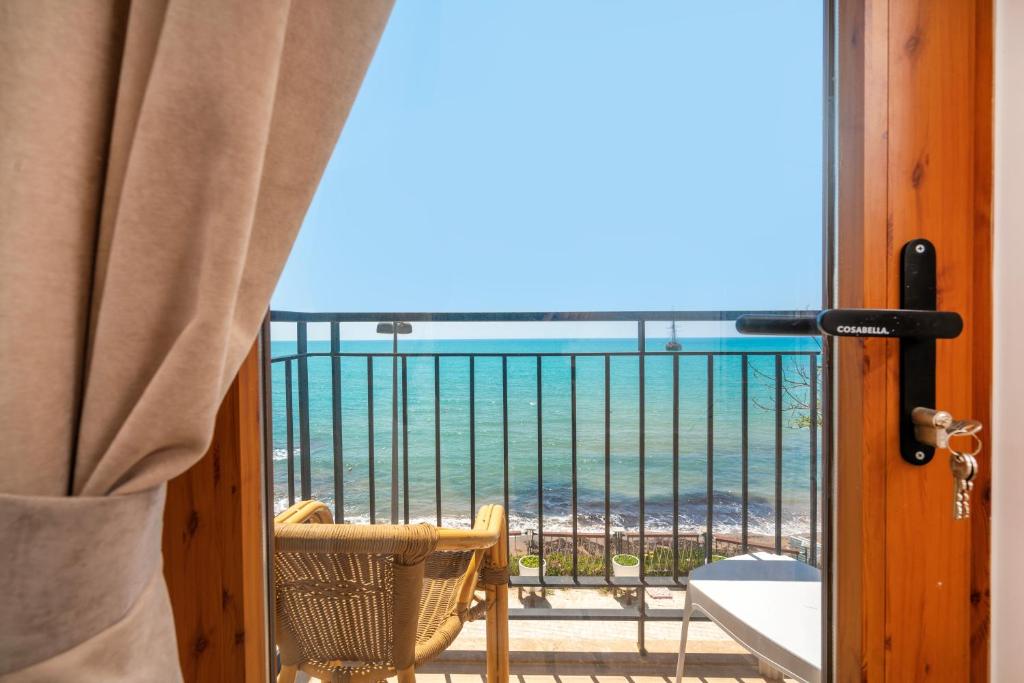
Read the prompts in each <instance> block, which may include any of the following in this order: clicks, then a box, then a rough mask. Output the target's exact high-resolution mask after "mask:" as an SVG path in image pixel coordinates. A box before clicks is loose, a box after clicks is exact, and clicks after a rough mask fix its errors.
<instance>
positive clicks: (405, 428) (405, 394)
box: [402, 356, 409, 524]
mask: <svg viewBox="0 0 1024 683" xmlns="http://www.w3.org/2000/svg"><path fill="white" fill-rule="evenodd" d="M407 361H408V359H407V358H406V357H405V356H402V486H403V491H402V497H403V502H404V503H405V523H406V524H408V523H409V367H408V362H407Z"/></svg>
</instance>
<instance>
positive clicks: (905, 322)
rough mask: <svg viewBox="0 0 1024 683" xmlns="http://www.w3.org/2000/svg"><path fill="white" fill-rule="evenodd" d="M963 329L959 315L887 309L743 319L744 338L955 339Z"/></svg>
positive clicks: (739, 324) (832, 310)
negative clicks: (754, 336) (778, 336)
mask: <svg viewBox="0 0 1024 683" xmlns="http://www.w3.org/2000/svg"><path fill="white" fill-rule="evenodd" d="M963 329H964V321H963V319H962V318H961V317H960V314H959V313H952V312H948V311H921V310H912V309H901V308H897V309H886V308H828V309H825V310H824V311H818V312H815V313H809V314H807V315H804V316H783V315H756V314H750V315H741V316H740V317H739V318H737V319H736V330H737V331H739V332H741V333H743V334H772V335H785V336H790V337H791V336H817V335H828V336H833V337H897V338H899V337H913V338H917V339H953V338H954V337H958V336H959V335H960V333H961V332H962V331H963Z"/></svg>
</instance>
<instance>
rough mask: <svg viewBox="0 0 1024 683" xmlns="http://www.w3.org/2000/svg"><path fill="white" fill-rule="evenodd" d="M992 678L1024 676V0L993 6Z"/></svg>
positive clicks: (1003, 1)
mask: <svg viewBox="0 0 1024 683" xmlns="http://www.w3.org/2000/svg"><path fill="white" fill-rule="evenodd" d="M995 79H996V81H995V250H994V251H995V255H994V258H995V264H994V268H995V308H994V316H993V317H994V320H995V359H994V363H995V371H994V383H993V415H992V423H993V427H994V429H993V432H992V435H991V448H992V454H993V460H994V463H993V472H992V677H991V680H992V681H994V682H997V681H1019V680H1024V673H1022V672H1024V658H1022V648H1024V420H1022V417H1021V416H1022V415H1024V265H1022V264H1024V2H1021V1H1020V0H996V6H995Z"/></svg>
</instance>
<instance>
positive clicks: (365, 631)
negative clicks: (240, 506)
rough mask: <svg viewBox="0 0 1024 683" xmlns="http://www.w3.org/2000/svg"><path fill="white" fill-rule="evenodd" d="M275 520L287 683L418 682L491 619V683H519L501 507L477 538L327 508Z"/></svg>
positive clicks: (294, 510)
mask: <svg viewBox="0 0 1024 683" xmlns="http://www.w3.org/2000/svg"><path fill="white" fill-rule="evenodd" d="M274 521H275V525H274V537H275V546H276V547H275V549H274V586H275V601H276V605H277V628H276V631H277V646H278V648H279V651H280V654H281V673H280V674H279V675H278V682H279V683H292V681H294V680H295V676H296V674H297V672H299V671H303V672H306V673H308V674H310V675H311V676H314V677H316V678H319V679H321V680H323V681H329V682H330V683H361V682H363V681H380V680H383V679H384V678H386V677H388V676H395V675H397V676H398V680H399V682H400V683H406V682H409V681H414V680H415V679H416V676H415V669H416V666H417V665H419V664H422V663H423V662H426V661H428V660H430V659H432V658H433V657H435V656H437V655H438V654H439V653H441V652H442V651H443V650H444V649H445V648H447V647H448V646H449V645H451V643H452V641H454V640H455V637H456V636H457V635H458V634H459V632H460V631H461V630H462V625H463V624H464V623H465V622H466V621H471V620H474V619H478V618H483V617H486V620H487V680H488V683H498V682H501V683H504V682H506V681H507V680H508V585H507V584H508V571H507V561H506V557H507V545H506V543H507V542H506V539H505V534H504V529H505V511H504V510H503V509H502V508H501V506H499V505H487V506H485V507H483V508H482V509H481V510H480V513H479V514H478V515H477V519H476V524H475V525H474V527H473V528H472V529H439V528H437V527H435V526H432V525H429V524H414V525H406V526H401V525H385V524H376V525H363V524H334V523H333V520H332V518H331V513H330V510H329V509H328V508H327V507H326V506H325V505H324V504H323V503H319V502H317V501H302V502H299V503H296V504H295V505H293V506H292V507H290V508H288V509H287V510H285V511H284V512H282V513H281V514H280V515H278V516H277V517H276V518H275V519H274ZM478 591H479V593H478Z"/></svg>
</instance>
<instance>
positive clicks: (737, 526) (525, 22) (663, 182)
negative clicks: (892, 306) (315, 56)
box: [268, 0, 829, 680]
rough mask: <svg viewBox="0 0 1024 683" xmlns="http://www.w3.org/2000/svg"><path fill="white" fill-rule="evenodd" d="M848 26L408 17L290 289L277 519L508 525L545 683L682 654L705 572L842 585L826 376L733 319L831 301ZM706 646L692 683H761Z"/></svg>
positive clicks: (350, 126)
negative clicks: (716, 681) (829, 491)
mask: <svg viewBox="0 0 1024 683" xmlns="http://www.w3.org/2000/svg"><path fill="white" fill-rule="evenodd" d="M824 11H825V8H824V7H823V5H819V4H814V3H809V2H772V3H742V4H738V5H737V4H728V5H726V4H723V3H679V2H668V1H665V2H647V3H608V2H602V1H599V0H576V1H571V2H559V3H541V2H515V3H512V2H503V3H458V2H442V1H436V2H424V1H412V0H399V1H398V2H397V4H396V6H395V10H394V13H393V14H392V17H391V19H390V22H389V24H388V27H387V29H386V31H385V34H384V37H383V39H382V41H381V44H380V46H379V48H378V50H377V54H376V56H375V58H374V61H373V63H372V65H371V67H370V69H369V72H368V74H367V76H366V80H365V82H364V85H363V88H362V90H361V92H360V94H359V97H358V99H357V101H356V103H355V106H354V108H353V110H352V113H351V115H350V117H349V120H348V122H347V124H346V126H345V130H344V133H343V135H342V136H341V138H340V140H339V142H338V144H337V147H336V149H335V151H334V154H333V156H332V158H331V160H330V163H329V165H328V167H327V169H326V172H325V174H324V177H323V180H322V183H321V185H320V188H319V190H318V192H317V194H316V196H315V197H314V199H313V203H312V206H311V208H310V211H309V214H308V215H307V218H306V221H305V223H304V225H303V228H302V231H301V233H300V235H299V238H298V241H297V242H296V245H295V249H294V251H293V253H292V256H291V258H290V260H289V262H288V265H287V267H286V269H285V271H284V274H283V276H282V279H281V281H280V283H279V285H278V288H277V291H276V292H275V294H274V299H273V303H272V308H273V310H274V312H273V313H272V320H274V322H273V324H272V330H271V338H272V341H271V346H270V348H271V354H272V361H271V375H272V388H273V391H272V401H271V419H270V420H269V423H268V424H269V425H270V429H272V430H273V441H274V451H273V472H272V476H273V482H274V501H273V502H274V509H275V511H276V512H282V511H284V510H285V509H287V508H288V507H289V505H291V504H292V503H294V502H295V501H297V500H301V499H303V498H314V499H317V500H320V501H322V502H324V503H325V504H326V505H327V506H328V507H329V508H330V509H331V510H332V512H333V514H334V516H335V520H336V521H338V522H341V521H344V522H346V523H383V522H395V523H406V522H413V523H415V522H427V523H431V524H436V525H441V526H444V527H449V528H468V527H470V526H471V525H472V524H473V520H474V516H475V512H476V511H477V510H479V509H480V508H481V506H483V505H487V504H498V505H501V506H503V507H504V508H505V510H506V511H507V514H508V525H507V532H508V537H507V539H508V547H509V552H508V556H507V560H508V562H509V570H510V573H511V574H512V585H513V588H514V590H513V591H512V598H511V617H512V619H513V621H512V627H511V642H512V649H513V650H515V651H516V652H517V653H519V654H518V655H517V656H519V657H522V658H524V659H526V660H531V658H532V660H531V661H536V662H543V663H544V665H543V666H542V667H541V669H543V672H544V674H546V675H549V676H552V677H553V676H556V675H563V674H574V675H576V674H582V675H589V674H591V673H594V672H591V671H589V670H586V667H583V669H581V668H580V667H581V665H580V664H579V662H576V663H573V662H572V661H570V660H572V658H573V657H576V658H577V659H580V653H591V652H594V653H596V652H608V651H616V652H625V651H633V652H638V650H640V651H649V652H654V653H658V652H661V653H675V652H677V651H678V647H679V629H680V620H681V618H682V616H683V607H684V605H685V600H686V589H687V586H688V584H689V581H690V579H691V574H693V576H696V577H698V578H699V577H700V575H701V574H700V573H701V572H708V571H712V574H713V572H714V571H719V570H720V569H719V567H721V566H724V567H730V566H735V563H738V562H744V561H753V560H743V559H738V558H743V557H751V556H755V557H757V558H761V559H767V558H768V557H769V556H771V557H781V558H784V559H782V560H777V562H789V563H792V566H799V567H800V569H799V570H792V571H791V572H790V574H791V576H800V577H802V578H804V579H813V580H812V581H805V582H804V583H802V584H801V585H800V586H797V589H801V590H802V589H805V588H807V586H808V585H810V584H812V583H813V586H811V590H812V592H813V591H815V590H818V587H820V574H818V573H817V571H818V569H822V568H824V567H823V561H824V554H823V547H824V541H825V532H824V529H825V526H824V517H825V515H824V510H823V506H822V491H824V490H825V489H826V486H827V482H826V481H825V478H824V476H823V472H824V467H823V465H824V464H825V463H826V462H827V446H828V444H827V440H826V439H825V434H826V432H825V430H823V428H822V423H823V416H824V415H826V414H827V411H826V409H825V393H824V390H823V377H824V375H825V369H826V368H827V367H828V362H829V359H828V356H827V353H823V349H822V345H821V343H820V341H819V340H818V339H817V338H811V337H744V336H740V335H739V334H738V333H737V332H736V328H735V319H736V318H737V316H738V315H740V314H742V313H744V312H765V311H770V312H785V313H789V314H793V315H800V314H804V313H806V312H808V311H815V310H818V309H820V308H822V307H823V306H824V305H826V304H827V302H826V301H823V298H822V297H823V292H824V291H825V287H824V286H823V282H824V269H825V266H826V263H827V258H826V257H827V255H826V254H825V249H824V239H823V237H824V234H825V226H824V225H823V215H825V210H824V209H825V207H826V206H827V205H828V201H829V200H828V196H829V192H828V190H827V188H826V179H825V174H824V173H823V168H824V165H823V164H824V163H825V161H824V160H827V159H828V154H827V153H826V150H824V149H823V140H824V139H825V132H826V125H828V122H827V121H826V119H825V118H824V116H823V112H825V111H826V107H825V104H824V103H825V94H824V93H823V83H824V82H825V78H824V73H825V69H826V62H825V59H824V55H825V54H826V50H825V45H826V43H827V41H828V40H829V36H827V35H826V33H825V30H824V27H825V26H826V22H825V19H824ZM399 311H401V312H402V313H396V312H399ZM758 553H760V554H758ZM719 562H723V563H726V564H723V565H718V563H719ZM728 562H732V563H733V564H731V565H730V564H727V563H728ZM765 564H766V565H767V564H772V566H773V567H774V566H775V564H774V563H765ZM778 566H779V567H783V566H784V565H778ZM785 566H790V565H785ZM824 569H827V568H824ZM772 571H774V570H772ZM793 572H795V573H793ZM789 583H793V582H789ZM804 584H807V585H804ZM779 585H780V586H781V585H782V584H781V583H780V584H779ZM787 585H788V584H787ZM780 590H781V589H780ZM780 594H781V593H780ZM771 595H774V593H771ZM770 597H771V596H770V595H768V594H766V595H765V596H763V598H764V602H765V604H766V605H767V604H768V602H769V601H770V600H769V598H770ZM819 598H820V595H819ZM755 602H756V601H755ZM765 609H776V611H778V612H779V614H786V613H787V608H786V606H785V605H783V606H782V607H781V608H771V607H765ZM524 610H528V611H524ZM805 617H806V618H810V619H815V618H818V619H820V617H816V616H815V615H814V614H813V613H811V612H808V613H807V614H806V615H805ZM566 620H582V621H584V622H597V623H595V624H594V625H593V626H594V627H592V626H591V625H589V624H581V626H583V627H582V628H574V627H571V626H566V623H567V622H566ZM485 628H486V627H485V625H484V624H483V623H474V624H469V625H467V626H466V627H465V628H464V629H463V632H462V633H461V634H460V636H459V638H458V639H457V640H456V642H455V643H454V644H453V646H452V647H453V648H454V649H457V650H480V649H483V648H484V647H485V643H486V636H485ZM736 628H737V629H742V626H741V625H737V626H736ZM818 629H819V622H814V623H813V624H812V626H811V627H810V628H809V629H808V631H809V632H817V631H818ZM734 633H735V631H734ZM690 634H691V637H690V646H689V651H691V652H701V651H705V652H708V651H711V652H716V653H720V654H721V655H722V657H724V659H723V660H722V661H721V662H719V663H718V664H716V665H714V666H709V665H708V664H707V662H708V661H710V660H708V659H707V658H704V659H703V660H702V659H700V658H696V659H692V660H691V661H690V662H689V663H688V664H687V668H686V675H687V677H689V676H698V677H700V676H726V677H737V678H739V677H742V678H743V679H744V680H747V679H755V680H756V679H757V676H758V675H759V674H758V667H757V665H756V664H751V661H752V660H751V659H750V658H749V657H748V656H747V651H746V650H745V649H744V648H743V646H742V645H741V644H740V643H739V642H737V641H734V640H733V639H732V638H731V637H730V636H729V635H728V633H727V632H726V631H725V630H723V629H721V628H719V627H717V626H715V625H714V624H713V623H712V622H709V621H707V620H703V621H700V622H699V623H698V622H695V624H694V625H693V626H691V627H690ZM819 635H820V634H819ZM783 639H784V638H783ZM741 640H742V639H741ZM803 647H804V648H805V650H806V647H807V646H806V643H805V644H804V645H803ZM816 647H817V645H814V646H811V650H812V651H813V650H814V649H815V648H816ZM552 652H555V653H560V654H558V655H551V653H552ZM802 652H803V654H807V653H806V651H802ZM808 656H809V657H811V659H812V660H814V659H815V657H816V655H814V653H813V652H812V654H811V655H808ZM582 659H586V657H584V658H582ZM817 659H818V660H820V656H817ZM581 661H582V660H581ZM632 661H634V662H636V663H637V668H636V670H635V671H631V670H630V669H629V667H630V664H629V663H628V661H627V662H626V663H624V664H623V665H622V671H623V672H624V675H628V674H630V673H637V674H644V672H647V673H646V674H645V675H650V673H649V672H650V671H651V669H650V668H649V666H653V665H644V667H643V668H642V667H640V666H639V662H640V661H641V660H639V659H638V658H637V659H635V660H632ZM659 661H666V662H668V661H670V659H666V660H659ZM563 662H565V663H564V665H563ZM702 662H703V663H702ZM780 663H782V662H780ZM782 664H783V665H784V666H785V664H784V663H782ZM534 668H535V669H536V667H534ZM663 668H664V671H662V670H661V669H659V670H658V671H657V672H656V673H657V675H665V676H670V675H674V666H673V665H672V664H666V665H665V666H664V667H663ZM433 670H436V671H445V670H446V669H445V667H444V665H442V664H436V665H434V668H433ZM790 672H791V673H799V672H796V671H793V670H792V669H791V670H790ZM695 680H696V679H695Z"/></svg>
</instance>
